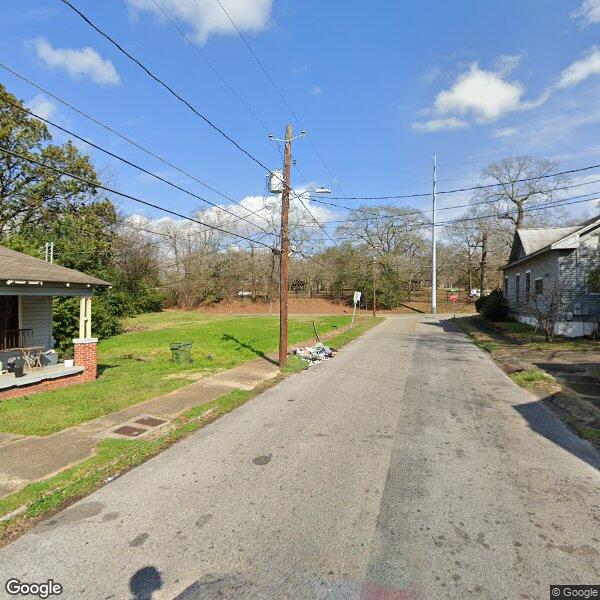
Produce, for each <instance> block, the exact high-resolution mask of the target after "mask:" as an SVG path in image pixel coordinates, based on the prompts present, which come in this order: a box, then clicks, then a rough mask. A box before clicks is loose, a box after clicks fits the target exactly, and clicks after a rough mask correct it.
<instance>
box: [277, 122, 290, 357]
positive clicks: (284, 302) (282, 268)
mask: <svg viewBox="0 0 600 600" xmlns="http://www.w3.org/2000/svg"><path fill="white" fill-rule="evenodd" d="M291 165H292V126H291V125H288V126H287V127H286V128H285V150H284V155H283V191H282V192H281V253H280V255H279V368H280V369H283V367H285V365H286V364H287V345H288V256H289V252H290V237H289V226H288V221H289V214H290V189H291Z"/></svg>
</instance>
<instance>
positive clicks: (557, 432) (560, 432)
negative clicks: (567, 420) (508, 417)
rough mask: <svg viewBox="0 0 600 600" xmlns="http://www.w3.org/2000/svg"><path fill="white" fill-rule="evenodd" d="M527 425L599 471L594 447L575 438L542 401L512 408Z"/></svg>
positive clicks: (599, 463) (598, 462)
mask: <svg viewBox="0 0 600 600" xmlns="http://www.w3.org/2000/svg"><path fill="white" fill-rule="evenodd" d="M513 408H514V409H515V410H516V411H517V412H518V413H519V414H520V415H521V416H522V417H523V418H524V419H525V420H526V421H527V423H528V424H529V427H530V428H531V429H532V430H533V431H535V432H536V433H539V434H540V435H543V436H544V437H545V438H547V439H549V440H550V441H551V442H554V443H555V444H556V445H557V446H560V447H561V448H563V449H564V450H566V451H567V452H570V453H571V454H573V455H574V456H576V457H577V458H579V459H581V460H583V461H585V462H586V463H588V464H589V465H591V466H592V467H594V468H595V469H599V470H600V453H599V452H598V451H597V450H595V449H594V447H593V446H592V445H591V444H589V443H588V442H586V441H585V440H582V439H581V438H579V437H577V436H576V435H575V434H574V433H572V432H571V430H570V429H568V427H567V426H566V425H564V424H563V423H562V422H561V421H560V420H559V419H558V417H555V416H554V415H553V414H551V413H550V409H549V408H546V407H545V406H544V401H543V400H538V401H536V402H529V403H527V404H519V405H518V406H514V407H513Z"/></svg>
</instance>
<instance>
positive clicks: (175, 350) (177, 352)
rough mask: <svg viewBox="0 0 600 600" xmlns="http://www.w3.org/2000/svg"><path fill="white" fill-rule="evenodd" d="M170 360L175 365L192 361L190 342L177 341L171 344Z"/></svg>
mask: <svg viewBox="0 0 600 600" xmlns="http://www.w3.org/2000/svg"><path fill="white" fill-rule="evenodd" d="M171 362H174V363H175V364H176V365H189V364H191V362H192V343H191V342H179V343H174V344H171Z"/></svg>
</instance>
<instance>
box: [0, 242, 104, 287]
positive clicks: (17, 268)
mask: <svg viewBox="0 0 600 600" xmlns="http://www.w3.org/2000/svg"><path fill="white" fill-rule="evenodd" d="M34 282H35V283H39V284H40V285H41V284H44V283H50V284H64V285H67V284H75V285H85V286H90V287H91V286H94V287H96V286H109V285H111V284H110V283H108V282H107V281H103V280H102V279H98V278H97V277H93V276H92V275H86V274H85V273H82V272H81V271H76V270H75V269H67V268H66V267H61V266H60V265H55V264H53V263H49V262H46V261H45V260H40V259H39V258H34V257H33V256H29V255H28V254H23V253H22V252H17V251H15V250H10V249H9V248H4V247H3V246H0V285H12V284H23V283H34Z"/></svg>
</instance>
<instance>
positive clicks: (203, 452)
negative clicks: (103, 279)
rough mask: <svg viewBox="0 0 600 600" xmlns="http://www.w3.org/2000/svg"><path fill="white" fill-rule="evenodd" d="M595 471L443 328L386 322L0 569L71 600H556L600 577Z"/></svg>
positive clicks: (5, 556)
mask: <svg viewBox="0 0 600 600" xmlns="http://www.w3.org/2000/svg"><path fill="white" fill-rule="evenodd" d="M599 466H600V456H599V455H598V453H597V452H595V451H594V450H593V449H592V448H591V446H589V445H588V444H587V443H586V442H584V441H582V440H580V439H579V438H576V437H575V436H573V435H572V434H571V433H570V432H569V431H568V430H567V429H566V428H565V427H564V426H563V425H562V424H561V423H560V422H559V421H558V420H557V419H556V418H555V417H554V416H552V415H551V414H550V413H549V412H548V411H547V409H545V408H544V407H543V406H541V405H540V404H539V403H538V402H537V401H536V400H535V399H534V398H533V397H532V396H529V395H528V394H527V393H526V392H524V391H522V390H521V389H520V388H518V387H517V386H515V385H514V384H513V383H512V382H511V381H510V380H509V379H508V378H507V377H506V376H505V375H504V374H503V373H502V372H501V371H500V370H499V369H498V368H497V367H496V366H495V365H494V364H493V363H492V361H491V360H490V359H489V357H488V356H487V355H486V354H485V353H484V352H482V351H480V350H479V349H478V348H476V347H475V346H474V345H473V344H472V343H471V342H470V341H469V339H468V338H467V337H466V336H464V335H463V334H461V333H458V332H457V331H456V330H454V328H453V327H452V326H451V325H450V324H449V323H448V322H446V321H444V320H443V319H442V320H440V319H434V318H426V317H389V318H387V319H386V320H385V322H384V323H382V324H381V325H379V326H377V327H376V328H375V329H373V330H371V331H369V332H368V333H367V334H365V335H364V336H363V337H362V338H360V339H359V340H357V341H355V342H353V343H352V344H351V345H349V346H348V347H347V348H345V349H344V350H343V351H342V352H340V354H339V355H338V356H337V357H336V358H335V359H334V360H332V361H329V362H326V363H324V364H321V365H318V366H315V367H313V368H311V369H310V370H308V371H306V372H304V373H302V374H300V375H298V376H295V377H293V378H291V379H288V380H286V381H285V382H283V383H282V384H280V385H278V386H277V387H275V388H272V389H270V390H268V391H267V392H265V393H264V394H262V395H261V396H259V397H258V398H256V399H254V400H253V401H251V402H250V403H248V404H246V405H244V406H243V407H241V408H239V409H237V410H236V411H234V412H233V413H231V414H229V415H227V416H225V417H223V418H222V419H220V420H219V421H217V422H215V423H213V424H211V425H210V426H208V427H207V428H205V429H203V430H202V431H200V432H198V433H197V434H195V435H193V436H191V437H189V438H187V439H186V440H184V441H182V442H180V443H179V444H177V445H175V446H173V447H171V448H170V449H169V450H167V451H166V452H164V453H163V454H161V455H159V456H157V457H156V458H154V459H152V460H150V461H148V462H147V463H145V464H144V465H142V466H140V467H139V468H137V469H135V470H133V471H131V472H130V473H128V474H126V475H124V476H123V477H121V478H119V479H117V480H115V481H113V482H112V483H110V484H109V485H107V486H105V487H104V488H103V489H101V490H99V491H98V492H96V493H94V494H93V495H91V496H89V497H88V498H85V499H84V500H82V501H81V502H79V503H77V504H75V505H74V506H72V507H71V508H68V509H67V510H65V511H63V512H62V513H59V514H58V515H56V516H54V517H52V518H51V519H49V520H47V521H45V522H43V523H41V524H40V525H38V526H37V527H36V528H35V529H34V530H32V531H31V532H30V533H28V534H27V535H25V536H24V537H22V538H21V539H19V540H17V541H16V542H14V543H13V544H11V545H10V546H8V547H7V548H5V549H3V550H1V551H0V573H2V574H3V577H4V578H5V579H8V578H9V577H16V578H19V579H21V580H22V581H29V582H32V581H44V580H46V579H48V578H52V579H54V581H56V582H59V583H60V584H62V586H63V587H64V592H63V594H62V596H61V600H62V598H69V599H70V598H90V599H96V598H98V599H107V600H108V599H110V598H114V599H117V600H122V599H125V598H134V599H136V600H142V599H145V600H149V599H173V598H177V599H180V600H183V599H194V598H244V599H245V598H310V599H313V598H344V599H345V598H378V599H380V598H386V599H388V598H390V599H392V598H394V599H404V598H406V599H417V598H419V599H421V598H423V599H432V598H485V599H489V598H494V599H495V598H507V599H510V600H513V599H515V598H536V599H537V598H547V597H549V585H550V584H552V583H593V582H598V581H600V553H599V551H598V548H599V547H600V526H599V523H600V501H599V498H600V473H599V471H598V467H599ZM0 593H2V592H0ZM7 597H9V596H7Z"/></svg>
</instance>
